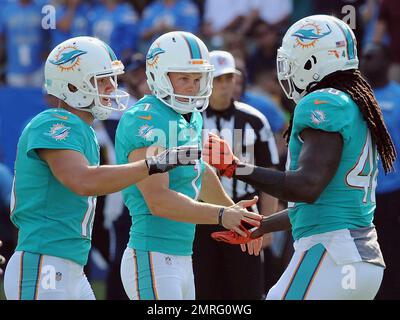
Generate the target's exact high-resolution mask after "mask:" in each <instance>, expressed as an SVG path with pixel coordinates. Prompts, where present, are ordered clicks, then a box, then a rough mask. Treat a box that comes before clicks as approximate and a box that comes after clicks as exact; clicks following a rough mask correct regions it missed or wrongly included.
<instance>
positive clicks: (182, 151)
mask: <svg viewBox="0 0 400 320" xmlns="http://www.w3.org/2000/svg"><path fill="white" fill-rule="evenodd" d="M200 157H201V151H200V149H199V148H198V147H197V146H180V147H175V148H171V149H167V150H165V151H163V152H161V153H160V154H158V155H156V156H153V157H151V158H148V159H146V165H147V167H148V168H149V175H152V174H155V173H164V172H167V171H169V170H171V169H173V168H175V167H177V166H192V165H195V164H196V161H197V160H199V159H200Z"/></svg>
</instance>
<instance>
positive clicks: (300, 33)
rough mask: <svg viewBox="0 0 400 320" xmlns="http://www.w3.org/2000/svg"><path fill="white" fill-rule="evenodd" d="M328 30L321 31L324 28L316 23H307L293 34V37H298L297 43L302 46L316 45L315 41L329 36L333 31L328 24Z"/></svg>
mask: <svg viewBox="0 0 400 320" xmlns="http://www.w3.org/2000/svg"><path fill="white" fill-rule="evenodd" d="M326 27H327V31H325V32H321V31H322V28H321V27H320V26H319V25H318V24H316V23H307V24H305V25H303V26H302V27H301V28H300V29H299V30H297V31H296V32H295V33H293V34H292V37H296V43H297V45H298V46H300V47H302V48H309V47H314V45H315V43H316V42H317V41H318V40H319V39H321V38H323V37H325V36H327V35H328V34H330V33H331V32H332V30H331V28H330V26H329V25H328V24H327V25H326Z"/></svg>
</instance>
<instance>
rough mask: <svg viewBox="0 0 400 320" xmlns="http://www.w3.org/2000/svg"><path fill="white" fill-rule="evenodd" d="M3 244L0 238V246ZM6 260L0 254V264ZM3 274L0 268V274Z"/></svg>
mask: <svg viewBox="0 0 400 320" xmlns="http://www.w3.org/2000/svg"><path fill="white" fill-rule="evenodd" d="M2 245H3V242H1V240H0V247H1V246H2ZM5 262H6V259H5V258H4V257H3V256H2V255H0V266H2V265H3V264H4V263H5ZM1 275H3V269H2V268H0V276H1Z"/></svg>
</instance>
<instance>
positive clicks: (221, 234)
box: [211, 224, 262, 244]
mask: <svg viewBox="0 0 400 320" xmlns="http://www.w3.org/2000/svg"><path fill="white" fill-rule="evenodd" d="M240 229H242V230H243V231H244V232H245V233H246V237H243V236H241V235H239V234H238V233H236V232H235V231H232V230H226V231H217V232H213V233H211V238H213V239H214V240H216V241H222V242H226V243H229V244H246V243H248V242H250V241H253V240H254V239H257V238H251V237H250V234H251V231H252V230H251V229H246V227H244V225H243V224H241V225H240ZM260 237H262V235H261V236H260ZM258 238H259V237H258Z"/></svg>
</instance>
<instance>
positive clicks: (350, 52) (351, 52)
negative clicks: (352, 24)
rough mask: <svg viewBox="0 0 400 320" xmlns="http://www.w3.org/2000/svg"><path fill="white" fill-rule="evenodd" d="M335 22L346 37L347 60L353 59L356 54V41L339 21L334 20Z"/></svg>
mask: <svg viewBox="0 0 400 320" xmlns="http://www.w3.org/2000/svg"><path fill="white" fill-rule="evenodd" d="M335 23H336V25H337V26H338V27H339V29H340V31H342V32H343V35H344V37H345V38H346V47H347V57H348V58H349V60H350V59H354V58H355V56H356V54H357V49H356V46H355V43H356V42H355V41H354V39H353V36H352V35H351V33H350V31H349V30H348V29H346V28H343V26H341V25H340V23H337V22H336V21H335Z"/></svg>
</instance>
